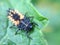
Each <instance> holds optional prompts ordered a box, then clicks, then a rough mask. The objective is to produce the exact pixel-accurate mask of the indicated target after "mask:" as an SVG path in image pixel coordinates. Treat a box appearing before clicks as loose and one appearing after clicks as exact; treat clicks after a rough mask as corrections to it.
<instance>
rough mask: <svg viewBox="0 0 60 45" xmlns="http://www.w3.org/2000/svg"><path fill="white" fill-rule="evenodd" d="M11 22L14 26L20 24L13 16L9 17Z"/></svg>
mask: <svg viewBox="0 0 60 45" xmlns="http://www.w3.org/2000/svg"><path fill="white" fill-rule="evenodd" d="M8 18H9V20H11V21H12V23H13V24H15V25H16V26H17V25H18V24H19V20H17V21H15V20H14V19H13V18H12V17H11V16H8Z"/></svg>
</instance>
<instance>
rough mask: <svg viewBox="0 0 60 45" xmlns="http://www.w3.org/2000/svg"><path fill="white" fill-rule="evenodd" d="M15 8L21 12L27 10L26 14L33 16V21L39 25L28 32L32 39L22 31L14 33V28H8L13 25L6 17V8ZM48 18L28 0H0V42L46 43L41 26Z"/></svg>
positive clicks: (19, 44)
mask: <svg viewBox="0 0 60 45" xmlns="http://www.w3.org/2000/svg"><path fill="white" fill-rule="evenodd" d="M9 8H12V9H17V10H18V11H19V12H21V13H22V14H25V13H26V12H28V14H27V16H34V19H33V21H34V22H36V23H37V24H38V25H39V26H35V27H34V31H33V32H32V33H30V37H32V40H30V39H28V38H27V36H26V35H25V33H24V32H22V31H21V32H20V34H17V35H15V32H16V28H12V29H11V28H9V27H10V26H11V25H13V24H12V23H11V22H10V21H9V20H8V19H7V10H8V9H9ZM47 21H48V19H47V18H45V17H43V16H42V15H41V14H40V13H39V12H38V11H37V10H36V9H35V7H34V6H33V5H32V4H31V2H30V0H0V44H1V45H46V40H45V39H44V38H43V35H42V33H41V30H40V29H41V28H42V27H43V26H45V24H46V23H47Z"/></svg>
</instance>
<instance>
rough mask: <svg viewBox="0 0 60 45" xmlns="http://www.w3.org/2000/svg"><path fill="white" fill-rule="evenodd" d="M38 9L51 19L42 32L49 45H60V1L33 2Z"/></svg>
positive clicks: (35, 0) (36, 0) (33, 0)
mask: <svg viewBox="0 0 60 45" xmlns="http://www.w3.org/2000/svg"><path fill="white" fill-rule="evenodd" d="M31 2H32V3H33V5H34V6H35V7H36V9H37V10H38V11H39V12H40V13H41V14H42V15H43V16H45V17H47V18H48V19H49V23H48V25H47V26H46V27H44V29H42V32H43V33H44V37H45V39H46V40H47V43H48V45H60V0H32V1H31Z"/></svg>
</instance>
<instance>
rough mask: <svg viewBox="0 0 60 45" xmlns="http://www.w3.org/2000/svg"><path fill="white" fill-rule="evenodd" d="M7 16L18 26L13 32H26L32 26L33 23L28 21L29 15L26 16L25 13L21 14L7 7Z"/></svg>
mask: <svg viewBox="0 0 60 45" xmlns="http://www.w3.org/2000/svg"><path fill="white" fill-rule="evenodd" d="M8 18H9V20H11V21H12V23H13V24H14V25H15V26H17V28H18V30H17V31H16V33H15V34H17V32H18V31H19V30H24V31H26V32H27V33H28V32H29V31H31V30H32V28H33V24H34V23H33V22H31V21H30V18H31V17H27V16H25V15H22V14H21V13H20V12H18V11H17V10H14V9H9V10H8Z"/></svg>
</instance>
